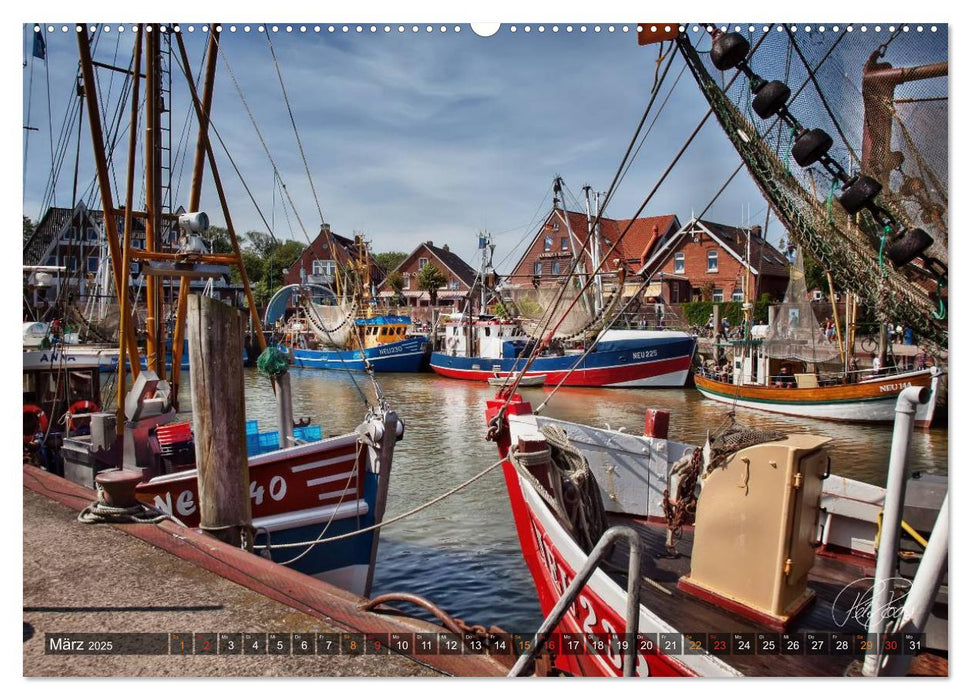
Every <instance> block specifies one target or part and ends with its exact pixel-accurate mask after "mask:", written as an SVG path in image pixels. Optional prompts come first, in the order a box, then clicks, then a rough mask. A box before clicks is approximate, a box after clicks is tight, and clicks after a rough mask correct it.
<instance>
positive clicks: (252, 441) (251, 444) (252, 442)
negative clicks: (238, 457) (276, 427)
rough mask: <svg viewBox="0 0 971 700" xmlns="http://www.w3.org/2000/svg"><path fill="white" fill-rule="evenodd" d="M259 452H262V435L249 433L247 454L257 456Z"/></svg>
mask: <svg viewBox="0 0 971 700" xmlns="http://www.w3.org/2000/svg"><path fill="white" fill-rule="evenodd" d="M258 454H262V452H260V436H259V435H256V434H255V433H254V434H252V435H249V434H248V435H247V436H246V455H247V456H248V457H255V456H256V455H258Z"/></svg>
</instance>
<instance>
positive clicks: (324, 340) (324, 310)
mask: <svg viewBox="0 0 971 700" xmlns="http://www.w3.org/2000/svg"><path fill="white" fill-rule="evenodd" d="M300 304H301V306H302V307H303V309H304V312H305V315H306V317H307V324H308V325H309V326H310V330H311V332H312V333H313V334H314V337H316V338H317V340H318V341H319V342H320V344H321V345H323V346H324V347H329V348H338V349H339V348H345V347H347V344H348V341H349V340H350V338H351V333H352V332H353V331H354V319H355V317H356V316H357V305H356V304H332V305H329V304H316V303H314V302H313V301H311V300H309V299H306V298H305V299H303V300H301V302H300Z"/></svg>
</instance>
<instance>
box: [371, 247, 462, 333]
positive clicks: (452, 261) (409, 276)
mask: <svg viewBox="0 0 971 700" xmlns="http://www.w3.org/2000/svg"><path fill="white" fill-rule="evenodd" d="M429 263H432V264H434V265H435V266H436V267H437V268H438V269H439V270H441V272H442V273H443V274H444V275H445V276H446V277H447V278H448V282H446V284H445V286H444V287H442V288H441V289H440V290H439V292H438V307H437V308H438V309H440V310H442V311H461V310H462V308H463V306H464V301H465V299H466V298H467V297H468V296H469V293H470V292H472V290H473V287H475V285H476V283H475V278H476V274H477V273H476V271H475V268H473V267H472V266H471V265H469V264H468V263H467V262H465V261H464V260H463V259H462V258H460V257H459V256H458V255H456V254H455V253H453V252H452V251H450V250H449V249H448V245H447V244H446V245H443V246H442V247H441V248H439V247H438V246H436V245H434V244H433V243H432V241H426V242H424V243H421V244H420V245H419V246H418V247H417V248H415V249H414V250H413V251H411V253H410V254H409V255H408V257H407V258H405V259H404V260H402V261H401V264H400V265H398V267H396V268H395V269H394V270H391V271H390V272H389V273H388V274H387V275H386V276H385V278H384V279H383V280H382V281H381V284H380V285H379V286H378V299H379V303H380V304H381V305H383V306H386V307H389V308H390V307H394V306H396V304H395V296H396V294H395V292H394V290H393V289H392V288H391V285H389V284H388V277H390V276H391V273H393V272H398V273H400V274H401V277H402V290H401V294H402V296H403V297H404V298H405V305H406V307H407V309H408V311H409V313H411V315H412V316H413V317H415V318H419V317H426V316H427V317H428V318H430V317H431V308H430V304H431V300H430V298H429V294H428V292H424V291H422V290H420V289H419V288H418V281H417V280H418V273H419V272H421V269H422V268H423V267H425V265H427V264H429ZM420 309H427V311H426V312H424V313H423V312H421V311H418V312H417V313H416V312H415V311H414V310H420Z"/></svg>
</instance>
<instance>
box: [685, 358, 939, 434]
mask: <svg viewBox="0 0 971 700" xmlns="http://www.w3.org/2000/svg"><path fill="white" fill-rule="evenodd" d="M940 375H941V371H940V370H939V369H938V368H936V367H931V368H929V369H924V370H916V371H912V372H899V373H896V374H891V375H886V376H882V375H881V376H874V377H868V378H866V379H862V380H860V381H858V382H855V383H847V384H843V383H839V382H838V381H837V383H834V384H828V385H819V384H818V377H817V375H816V374H815V373H810V374H796V375H795V376H794V378H795V381H796V386H792V387H784V386H771V385H769V386H765V385H759V384H734V383H732V382H729V381H724V380H722V379H719V378H717V377H715V376H708V375H706V374H705V373H699V374H695V378H694V379H695V387H696V388H697V389H698V391H700V392H701V393H702V394H703V395H704V396H705V398H709V399H712V400H714V401H720V402H722V403H727V404H732V405H733V406H738V407H740V408H750V409H755V410H760V411H770V412H772V413H783V414H785V415H789V416H803V417H806V418H819V419H821V420H839V421H849V422H855V423H891V422H893V419H894V406H895V404H896V402H897V397H898V396H899V395H900V392H901V391H903V390H904V389H906V388H907V387H912V386H916V387H927V388H928V389H929V390H930V392H931V397H932V400H931V401H929V402H928V403H926V404H922V405H920V406H918V407H917V421H916V425H917V427H919V428H928V427H930V425H931V422H932V421H933V419H934V406H935V402H936V400H937V388H938V381H939V378H940Z"/></svg>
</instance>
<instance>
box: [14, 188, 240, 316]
mask: <svg viewBox="0 0 971 700" xmlns="http://www.w3.org/2000/svg"><path fill="white" fill-rule="evenodd" d="M184 211H185V210H184V209H183V208H182V207H179V209H178V210H176V211H175V212H174V213H175V214H181V213H183V212H184ZM104 223H105V222H104V212H102V211H101V210H100V209H89V208H88V207H87V206H86V205H85V204H84V202H78V204H77V205H76V206H75V207H74V208H73V209H71V208H67V207H50V208H48V210H47V211H46V212H44V215H43V216H42V217H41V219H40V221H38V222H37V224H36V226H35V227H34V233H33V234H32V235H31V237H30V239H29V240H28V241H27V242H26V244H25V245H24V253H23V264H24V265H25V266H31V267H38V266H39V267H42V268H48V270H49V271H50V274H51V276H52V280H53V289H52V290H50V291H48V292H47V293H46V295H47V297H48V299H54V298H56V297H57V296H58V294H59V293H60V289H61V287H62V286H65V285H66V286H69V287H70V288H71V289H72V290H74V292H75V293H76V295H77V296H76V300H77V301H78V302H79V303H83V302H86V301H87V299H88V298H89V297H90V296H93V295H94V296H96V295H100V294H103V293H104V292H103V290H102V289H99V286H100V285H99V280H98V277H99V271H100V272H101V273H102V274H104V273H105V272H106V269H110V257H109V255H108V246H107V237H106V234H105V227H104ZM115 225H116V227H117V230H118V236H119V237H121V236H122V235H123V233H124V230H125V216H124V211H123V210H122V211H121V212H119V213H118V214H117V217H116V220H115ZM178 239H179V234H178V226H177V225H176V224H175V222H172V221H163V230H162V232H161V234H160V240H161V242H162V248H161V249H162V250H164V251H171V250H174V249H175V246H176V245H177V244H178ZM132 247H133V248H135V249H139V250H140V249H144V248H145V221H144V219H142V218H140V217H133V218H132ZM54 268H60V269H56V270H55V269H54ZM142 269H143V267H142V264H141V263H139V262H135V261H133V262H132V263H131V267H130V270H129V272H130V274H131V278H130V280H129V285H130V286H131V287H132V289H133V290H135V291H136V293H137V294H138V299H139V300H140V299H141V298H142V297H143V294H144V292H143V291H141V290H143V289H144V284H143V282H144V280H143V279H142ZM206 283H207V280H206V279H198V278H196V279H191V278H190V280H189V285H190V289H191V290H192V291H201V290H202V289H203V288H205V287H206ZM178 285H179V281H178V280H177V279H174V278H171V277H163V278H162V294H163V303H168V302H169V299H170V297H171V296H172V295H173V294H175V293H176V291H175V290H177V289H178ZM213 289H214V292H213V293H214V294H215V295H216V296H217V297H218V298H220V299H222V300H223V301H226V302H228V303H233V304H239V303H241V300H242V298H243V295H242V286H241V285H236V284H232V283H231V282H230V280H229V275H223V276H221V277H218V278H216V279H215V280H214V281H213ZM110 294H111V295H112V296H113V295H114V290H113V289H112V290H111V291H110Z"/></svg>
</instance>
